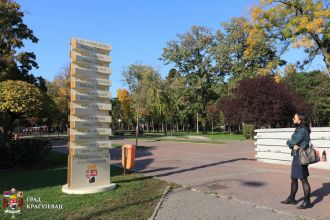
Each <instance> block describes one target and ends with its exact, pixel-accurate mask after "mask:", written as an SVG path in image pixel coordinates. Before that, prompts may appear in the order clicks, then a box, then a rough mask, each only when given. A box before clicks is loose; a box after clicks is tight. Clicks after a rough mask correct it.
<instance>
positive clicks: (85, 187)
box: [62, 38, 116, 194]
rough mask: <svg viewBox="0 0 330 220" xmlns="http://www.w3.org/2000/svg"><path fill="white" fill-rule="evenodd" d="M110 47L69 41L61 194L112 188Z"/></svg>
mask: <svg viewBox="0 0 330 220" xmlns="http://www.w3.org/2000/svg"><path fill="white" fill-rule="evenodd" d="M110 51H111V45H108V44H103V43H98V42H94V41H89V40H83V39H79V38H72V39H71V52H70V56H71V63H70V65H71V67H70V68H71V75H70V84H71V90H70V93H71V97H70V130H69V132H70V133H69V138H70V140H69V143H68V145H69V146H68V147H69V155H68V176H67V181H68V183H67V184H66V185H64V186H63V187H62V191H63V192H65V193H69V194H87V193H96V192H103V191H106V190H109V189H114V188H115V187H116V184H114V183H111V182H110V154H109V148H110V147H111V142H110V140H109V135H111V128H110V122H111V116H110V111H111V103H110V97H111V95H110V92H109V86H110V80H109V75H110V74H111V71H110V68H109V64H110V62H111V57H110V56H109V52H110Z"/></svg>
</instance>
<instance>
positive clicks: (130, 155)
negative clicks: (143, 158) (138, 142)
mask: <svg viewBox="0 0 330 220" xmlns="http://www.w3.org/2000/svg"><path fill="white" fill-rule="evenodd" d="M125 156H126V169H132V168H133V167H134V164H135V146H134V145H133V144H124V145H123V146H122V147H121V163H122V165H123V167H125Z"/></svg>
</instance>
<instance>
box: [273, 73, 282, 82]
mask: <svg viewBox="0 0 330 220" xmlns="http://www.w3.org/2000/svg"><path fill="white" fill-rule="evenodd" d="M274 80H275V82H277V83H280V82H281V81H282V77H281V76H280V75H278V74H276V75H275V76H274Z"/></svg>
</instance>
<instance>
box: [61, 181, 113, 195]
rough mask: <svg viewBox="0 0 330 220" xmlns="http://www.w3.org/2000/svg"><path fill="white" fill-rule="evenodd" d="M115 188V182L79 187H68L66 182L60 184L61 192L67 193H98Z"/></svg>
mask: <svg viewBox="0 0 330 220" xmlns="http://www.w3.org/2000/svg"><path fill="white" fill-rule="evenodd" d="M115 188H116V184H115V183H110V184H107V185H100V186H92V187H88V188H87V187H86V188H79V189H68V184H65V185H63V186H62V192H64V193H67V194H91V193H99V192H105V191H108V190H112V189H115Z"/></svg>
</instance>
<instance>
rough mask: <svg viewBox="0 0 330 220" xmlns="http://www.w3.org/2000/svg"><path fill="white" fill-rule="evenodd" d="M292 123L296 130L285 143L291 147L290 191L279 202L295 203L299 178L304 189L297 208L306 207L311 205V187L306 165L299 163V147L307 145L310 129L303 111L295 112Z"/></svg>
mask: <svg viewBox="0 0 330 220" xmlns="http://www.w3.org/2000/svg"><path fill="white" fill-rule="evenodd" d="M293 123H294V126H295V127H296V130H295V131H294V133H293V134H292V136H291V139H290V140H288V141H287V145H288V146H289V148H290V149H292V150H291V156H293V159H292V165H291V191H290V195H289V197H288V198H287V199H286V200H284V201H281V203H282V204H297V201H296V199H295V196H296V193H297V191H298V179H300V181H301V183H302V187H303V189H304V201H303V202H302V204H301V205H300V206H298V207H297V208H298V209H306V208H311V207H312V204H311V202H310V192H311V188H310V185H309V182H308V179H307V177H308V176H309V172H308V165H300V164H299V148H300V147H302V148H304V149H306V148H307V147H308V146H309V141H310V133H311V130H310V127H309V123H308V121H307V115H306V114H305V113H296V114H295V115H294V117H293Z"/></svg>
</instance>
